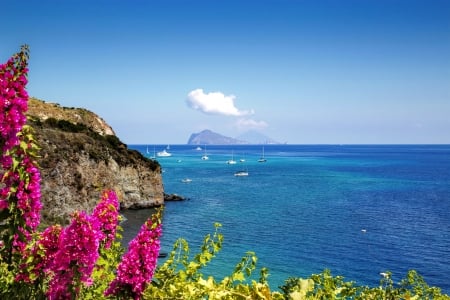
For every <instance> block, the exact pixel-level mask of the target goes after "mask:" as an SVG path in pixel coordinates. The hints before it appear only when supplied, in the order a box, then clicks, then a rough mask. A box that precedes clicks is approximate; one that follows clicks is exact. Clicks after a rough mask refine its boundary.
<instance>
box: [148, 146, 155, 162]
mask: <svg viewBox="0 0 450 300" xmlns="http://www.w3.org/2000/svg"><path fill="white" fill-rule="evenodd" d="M149 155H150V152H149V151H148V146H147V156H148V157H149V158H151V159H155V158H156V150H155V147H153V156H149Z"/></svg>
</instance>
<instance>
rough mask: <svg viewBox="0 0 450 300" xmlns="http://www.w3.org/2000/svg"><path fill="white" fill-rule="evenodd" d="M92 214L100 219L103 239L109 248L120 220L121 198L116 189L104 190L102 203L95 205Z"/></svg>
mask: <svg viewBox="0 0 450 300" xmlns="http://www.w3.org/2000/svg"><path fill="white" fill-rule="evenodd" d="M92 215H93V216H94V217H95V218H97V219H98V221H99V223H100V230H101V233H102V238H101V241H102V242H103V243H104V247H105V248H106V249H109V247H111V243H112V242H113V241H114V239H115V237H116V230H117V225H118V222H119V200H118V199H117V195H116V193H115V192H114V191H104V192H103V194H102V198H101V199H100V203H99V204H98V205H97V206H96V207H95V209H94V212H93V213H92Z"/></svg>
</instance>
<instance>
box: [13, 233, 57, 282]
mask: <svg viewBox="0 0 450 300" xmlns="http://www.w3.org/2000/svg"><path fill="white" fill-rule="evenodd" d="M61 230H62V227H61V225H53V226H50V227H48V228H47V229H45V230H44V232H42V233H40V234H39V239H38V240H37V241H36V243H34V244H33V245H32V246H31V249H29V248H27V251H26V252H25V254H24V261H26V263H23V264H22V265H21V266H20V270H19V274H17V276H16V280H17V281H25V282H33V281H34V280H35V279H37V278H39V276H45V275H47V274H48V273H49V272H48V270H49V268H50V267H51V266H52V264H54V262H55V256H56V253H57V252H58V240H59V236H60V234H61Z"/></svg>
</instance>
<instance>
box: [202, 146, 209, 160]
mask: <svg viewBox="0 0 450 300" xmlns="http://www.w3.org/2000/svg"><path fill="white" fill-rule="evenodd" d="M203 148H204V150H205V152H204V154H203V156H202V160H208V159H209V157H208V155H206V145H205V147H203Z"/></svg>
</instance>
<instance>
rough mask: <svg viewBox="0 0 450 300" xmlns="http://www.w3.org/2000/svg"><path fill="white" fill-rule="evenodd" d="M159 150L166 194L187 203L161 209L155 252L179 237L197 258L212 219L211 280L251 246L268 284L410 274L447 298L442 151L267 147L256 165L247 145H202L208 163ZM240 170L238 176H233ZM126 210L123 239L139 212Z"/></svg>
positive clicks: (446, 176)
mask: <svg viewBox="0 0 450 300" xmlns="http://www.w3.org/2000/svg"><path fill="white" fill-rule="evenodd" d="M165 146H166V145H157V146H156V151H160V150H162V149H163V148H164V147H165ZM130 148H132V149H137V150H139V151H141V152H142V153H143V154H146V148H147V146H146V145H133V146H130ZM149 148H150V149H151V150H152V152H153V145H150V146H149ZM168 151H169V152H171V153H172V154H173V156H171V157H164V158H158V161H159V162H160V164H161V165H162V167H163V182H164V188H165V191H166V193H177V194H180V195H183V196H185V197H187V198H189V199H188V200H187V201H184V202H169V203H167V204H166V209H165V216H164V227H163V230H164V235H163V238H162V251H164V252H169V251H170V250H171V248H172V245H173V243H174V242H175V240H176V239H177V238H178V237H184V238H186V239H187V240H188V242H189V243H190V245H191V249H192V251H193V252H194V253H197V249H198V247H199V245H200V244H201V242H202V240H203V237H204V236H205V235H206V234H207V233H210V232H212V231H213V229H214V228H213V224H214V223H215V222H219V223H222V225H223V227H222V233H223V234H224V237H225V241H224V245H223V250H222V251H221V252H220V253H219V255H218V257H217V258H216V259H215V260H214V263H213V264H212V265H211V266H210V267H209V268H208V269H207V270H206V271H205V273H206V274H208V272H211V274H213V275H215V276H216V279H217V280H220V279H221V278H222V277H223V276H226V275H228V274H229V273H230V272H231V271H232V269H233V267H234V266H235V264H236V263H238V262H239V261H240V259H241V257H242V256H243V255H244V254H245V253H246V252H247V251H249V250H251V251H255V252H256V255H257V256H258V258H259V260H258V266H259V267H267V268H268V269H269V273H270V277H269V282H270V283H271V286H272V288H276V287H278V286H279V285H281V284H283V282H284V280H285V279H287V278H288V277H290V276H296V277H308V276H310V275H311V274H313V273H320V272H322V271H323V270H324V269H325V268H328V269H331V270H332V273H333V274H334V275H342V276H344V277H345V279H346V280H354V281H356V282H357V283H358V284H366V285H370V286H376V285H378V283H379V280H380V272H385V271H391V272H393V278H394V280H396V281H398V280H400V279H401V278H404V276H405V275H406V272H407V271H408V270H409V269H415V270H417V271H418V272H419V273H420V274H421V275H422V276H423V277H424V278H425V280H426V281H427V283H428V284H430V285H436V286H439V287H441V288H442V289H443V291H444V292H446V293H450V283H449V280H448V278H450V251H449V249H450V218H449V216H450V146H449V145H405V146H403V145H395V146H392V145H370V146H369V145H361V146H359V145H349V146H347V145H343V146H338V145H318V146H313V145H307V146H303V145H266V146H265V147H264V153H265V157H266V158H267V162H265V163H258V162H257V159H258V158H259V157H260V156H261V154H262V146H256V145H239V146H207V149H206V151H207V154H208V156H209V157H210V159H209V160H201V156H202V155H203V154H204V152H203V151H198V150H195V147H194V146H191V145H171V148H170V150H168ZM151 154H153V153H151ZM232 154H233V155H234V159H235V160H237V161H238V163H237V164H235V165H229V164H227V163H226V161H227V160H229V159H231V157H232ZM241 158H244V159H245V162H244V163H240V162H239V159H241ZM240 169H245V170H247V171H248V172H249V176H248V177H235V176H233V174H234V172H235V171H237V170H240ZM185 178H190V179H191V180H192V181H191V182H190V183H184V182H182V180H183V179H185ZM125 214H126V216H127V218H128V219H129V220H128V221H127V222H125V224H124V227H125V230H126V232H125V240H126V241H128V240H129V239H130V238H131V236H132V235H133V234H134V232H135V231H137V229H138V227H139V226H140V223H141V222H143V220H144V219H145V218H146V217H147V216H148V214H149V211H148V210H143V211H131V212H125Z"/></svg>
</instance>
